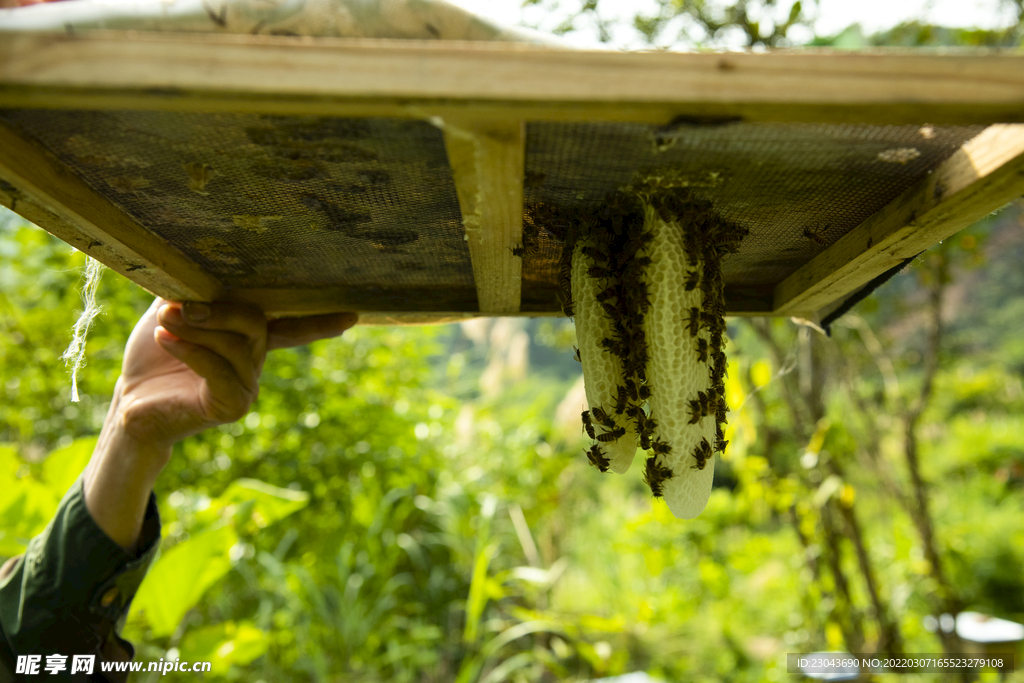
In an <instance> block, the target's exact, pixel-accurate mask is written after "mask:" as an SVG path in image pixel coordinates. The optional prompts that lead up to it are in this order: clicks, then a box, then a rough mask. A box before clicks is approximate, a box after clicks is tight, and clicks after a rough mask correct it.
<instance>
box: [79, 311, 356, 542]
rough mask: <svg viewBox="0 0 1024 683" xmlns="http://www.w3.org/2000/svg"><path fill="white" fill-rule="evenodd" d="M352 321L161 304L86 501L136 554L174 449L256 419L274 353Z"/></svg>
mask: <svg viewBox="0 0 1024 683" xmlns="http://www.w3.org/2000/svg"><path fill="white" fill-rule="evenodd" d="M356 320H357V317H356V315H355V314H352V313H339V314H332V315H323V316H312V317H308V318H283V319H279V320H269V321H268V320H267V319H266V318H265V317H264V315H263V313H262V312H261V311H260V310H259V309H258V308H255V307H251V306H241V305H231V304H222V303H215V304H196V303H188V304H185V305H182V304H179V303H172V302H167V301H164V300H161V299H158V300H157V301H155V302H154V303H153V305H152V306H151V307H150V308H149V310H148V311H147V312H146V314H145V315H144V316H143V317H142V319H141V320H140V321H139V323H138V324H137V325H136V326H135V329H134V330H133V331H132V334H131V336H130V337H129V339H128V344H127V346H126V348H125V356H124V363H123V366H122V372H121V377H120V378H119V379H118V381H117V385H116V387H115V389H114V397H113V400H112V401H111V407H110V411H109V412H108V413H107V418H106V421H105V423H104V425H103V430H102V431H101V433H100V438H99V441H98V443H97V445H96V450H95V451H94V453H93V457H92V460H91V461H90V462H89V465H88V467H87V468H86V470H85V475H84V486H85V502H86V506H87V507H88V510H89V513H90V514H91V515H92V517H93V519H95V520H96V523H97V524H98V525H99V527H100V528H101V529H103V531H104V532H105V533H106V534H107V535H108V536H109V537H110V538H111V539H113V540H114V541H115V542H116V543H117V544H118V545H120V546H122V547H123V548H126V549H128V550H132V549H133V548H134V546H135V543H136V541H137V540H138V537H139V532H140V530H141V528H142V522H143V519H144V516H145V510H146V505H147V501H148V500H149V494H150V492H151V491H152V490H153V485H154V483H155V482H156V479H157V476H158V475H159V474H160V471H161V470H162V469H163V468H164V466H165V465H166V464H167V462H168V460H169V459H170V455H171V448H172V446H173V445H174V444H175V443H177V442H178V441H181V440H182V439H185V438H187V437H189V436H192V435H193V434H198V433H199V432H201V431H203V430H205V429H208V428H210V427H213V426H216V425H218V424H224V423H227V422H234V421H235V420H237V419H239V418H241V417H242V416H243V415H245V414H246V413H247V412H248V411H249V407H250V406H251V405H252V403H253V402H254V401H255V400H256V397H257V396H258V395H259V375H260V372H261V371H262V369H263V362H264V360H265V359H266V354H267V351H268V350H269V349H274V348H285V347H290V346H298V345H301V344H307V343H310V342H312V341H315V340H317V339H323V338H327V337H333V336H337V335H339V334H341V333H342V332H343V331H344V330H346V329H348V328H349V327H351V326H352V325H353V324H355V322H356Z"/></svg>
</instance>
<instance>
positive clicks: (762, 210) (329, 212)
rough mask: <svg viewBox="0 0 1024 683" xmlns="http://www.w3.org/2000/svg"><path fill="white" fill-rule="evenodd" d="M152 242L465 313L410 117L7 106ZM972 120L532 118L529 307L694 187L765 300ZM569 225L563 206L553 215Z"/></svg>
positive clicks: (427, 162) (468, 299)
mask: <svg viewBox="0 0 1024 683" xmlns="http://www.w3.org/2000/svg"><path fill="white" fill-rule="evenodd" d="M0 119H3V120H5V121H6V122H7V123H8V124H10V125H11V126H12V127H13V128H15V129H16V130H18V131H19V132H21V133H22V134H23V135H25V136H27V137H29V138H32V139H35V140H36V141H37V142H39V143H40V144H42V145H43V146H44V147H46V148H47V149H48V150H49V151H50V152H52V153H53V154H55V155H56V156H57V157H59V158H60V159H61V160H62V161H63V162H65V163H66V164H68V165H69V166H70V167H71V168H72V169H73V171H74V172H75V173H77V174H78V175H80V176H81V177H82V179H83V180H84V181H85V182H86V183H87V184H88V185H89V186H90V187H91V188H92V189H93V190H95V191H96V192H97V193H99V194H101V195H103V196H105V197H107V198H108V199H109V200H110V201H111V202H113V203H114V204H115V205H116V206H117V207H119V208H120V209H121V210H123V211H124V212H125V213H126V214H128V215H129V216H131V217H132V218H134V219H135V220H136V221H137V222H138V223H139V224H140V225H141V226H143V227H144V228H145V229H146V230H150V231H152V232H154V233H156V234H157V235H159V236H160V237H162V238H163V239H165V240H166V241H167V242H168V243H169V244H170V245H171V246H172V247H174V248H175V249H177V250H179V251H180V252H182V253H183V254H185V255H186V256H187V257H188V258H189V259H191V260H193V261H195V262H196V263H197V264H199V265H200V266H201V267H202V268H203V269H204V270H205V271H207V272H209V273H210V274H211V275H213V276H214V277H216V278H217V279H219V280H220V281H222V282H223V283H225V284H226V285H228V286H231V287H237V288H258V289H262V288H273V289H296V290H303V289H310V288H319V287H327V286H334V287H348V288H351V289H352V291H353V292H356V293H357V298H358V299H359V300H360V302H361V305H362V306H364V307H365V308H366V310H381V311H389V310H407V311H417V310H421V311H432V310H433V311H436V310H452V311H460V310H461V311H475V310H477V308H476V306H477V304H476V296H475V288H474V282H473V269H472V264H471V262H470V255H469V250H468V247H467V244H466V242H465V240H464V231H463V228H462V220H461V214H460V210H459V203H458V198H457V194H456V190H455V184H454V181H453V179H452V173H451V170H450V168H449V165H448V159H447V155H446V152H445V146H444V140H443V137H442V135H441V133H440V131H439V130H438V129H436V128H435V127H433V126H432V125H430V124H428V123H425V122H421V121H407V120H399V119H365V118H364V119H347V118H326V117H279V116H261V115H248V114H194V113H188V114H185V113H167V112H139V111H119V112H95V111H41V110H6V111H0ZM981 130H982V127H981V126H974V127H971V126H959V127H958V126H869V125H826V124H820V125H817V124H777V123H763V124H762V123H732V124H726V125H701V124H700V123H699V122H698V123H686V122H684V123H679V124H678V125H674V126H667V127H657V126H650V125H642V124H622V123H575V124H574V123H531V124H529V125H528V126H527V141H526V164H525V173H524V196H525V207H524V230H525V231H526V232H527V233H528V236H530V234H531V233H532V237H533V238H534V240H535V244H536V249H533V250H530V251H528V252H527V253H526V254H525V256H524V258H523V294H522V304H523V305H522V308H523V310H524V311H537V312H540V311H557V310H559V304H558V301H557V298H556V291H557V287H558V284H557V283H558V272H557V271H558V259H559V255H560V252H561V246H562V245H561V232H560V230H559V228H558V226H550V225H543V224H542V222H541V221H540V219H538V218H537V216H539V215H542V214H543V211H540V210H539V209H540V207H542V206H544V205H553V206H560V207H563V208H568V209H570V212H571V211H572V209H573V208H575V207H578V208H580V209H581V210H582V209H589V208H593V207H594V206H595V205H596V204H598V203H600V202H601V201H602V198H603V197H604V196H605V195H606V194H607V193H608V192H612V191H615V190H618V189H621V188H624V187H627V186H629V185H630V184H631V183H634V182H636V181H638V180H650V179H652V178H658V179H660V180H659V182H661V183H663V184H664V185H665V186H677V187H678V186H685V187H691V188H694V189H695V190H696V191H697V192H698V193H699V194H701V195H703V196H704V198H706V199H708V200H710V201H711V202H712V203H713V205H714V206H715V208H716V210H717V211H718V212H719V213H720V214H721V215H722V217H723V218H725V219H727V220H729V221H733V222H735V223H738V224H740V225H742V226H744V227H746V228H748V229H749V230H750V235H749V236H748V237H747V238H746V240H745V241H744V242H743V244H742V246H741V248H740V251H739V253H737V254H734V255H732V256H730V257H729V258H728V259H727V260H726V261H725V264H724V267H725V273H724V274H725V280H726V286H727V291H728V290H729V288H733V289H734V290H735V289H737V288H738V289H745V290H747V291H761V290H763V292H764V293H765V295H767V294H770V292H771V289H772V287H773V286H774V285H775V284H776V283H778V282H779V281H781V280H782V279H784V278H785V277H786V276H788V275H789V274H791V273H793V272H794V271H795V270H796V269H797V268H799V267H800V266H802V265H803V264H805V263H807V262H808V261H809V260H810V259H811V258H813V257H814V256H815V255H816V254H818V253H820V252H821V251H822V250H824V249H825V248H827V247H828V246H829V245H830V244H832V243H834V242H835V241H836V240H837V239H839V238H840V237H842V236H843V235H844V234H846V233H847V232H848V231H849V230H851V229H852V228H854V227H855V226H857V225H858V224H859V223H861V222H862V221H863V220H864V219H866V218H867V217H869V216H870V215H872V214H873V213H875V212H876V211H878V210H879V209H881V208H882V207H884V206H885V205H886V204H887V203H889V202H890V201H892V200H893V199H894V198H896V197H897V196H898V195H899V194H901V193H902V192H903V191H904V190H905V189H907V188H908V187H909V186H910V185H912V184H913V183H914V182H916V181H917V180H919V179H920V178H922V177H924V176H925V175H927V173H928V172H929V171H930V170H931V169H934V168H935V167H936V166H937V165H938V164H939V163H941V162H942V161H943V160H944V159H946V158H947V157H949V155H950V154H952V153H953V152H954V151H955V150H956V149H957V148H959V147H960V145H962V144H963V143H964V142H965V141H967V140H968V139H970V138H971V137H973V136H974V135H976V134H978V133H979V132H980V131H981ZM560 213H561V214H563V215H564V213H565V212H564V211H562V212H560Z"/></svg>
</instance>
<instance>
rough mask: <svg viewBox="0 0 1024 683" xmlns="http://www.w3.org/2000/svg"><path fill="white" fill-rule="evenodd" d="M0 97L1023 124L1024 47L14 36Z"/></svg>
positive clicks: (19, 101)
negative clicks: (588, 45)
mask: <svg viewBox="0 0 1024 683" xmlns="http://www.w3.org/2000/svg"><path fill="white" fill-rule="evenodd" d="M0 35H3V40H2V41H0V106H3V107H14V106H19V107H26V106H28V107H61V108H71V107H75V106H78V107H97V108H115V107H116V108H127V109H165V110H176V111H239V112H260V113H279V114H287V113H299V112H302V113H307V114H323V115H348V116H365V115H373V116H403V117H414V118H428V117H429V116H432V115H440V116H443V117H446V118H451V117H454V116H455V115H457V114H459V113H461V114H462V115H463V117H465V116H466V115H470V114H471V115H472V116H473V117H476V118H478V119H482V120H509V119H515V120H538V121H539V120H591V121H594V120H620V121H622V120H633V121H647V122H662V123H667V122H668V121H670V120H671V119H673V118H675V117H678V116H684V117H689V118H693V119H696V121H697V122H698V123H699V122H715V121H721V120H730V119H735V118H737V117H739V118H742V119H743V120H748V121H818V122H853V121H860V122H864V123H883V122H886V123H911V122H913V123H924V122H929V123H991V122H995V121H1002V122H1005V121H1022V120H1024V56H1022V55H1013V54H1004V53H980V54H967V55H962V54H925V55H922V54H919V53H910V52H899V53H892V52H890V53H877V54H874V53H868V54H864V53H856V54H851V53H818V52H814V51H799V52H796V51H794V52H781V53H780V52H776V53H771V54H675V53H666V52H648V53H622V52H614V51H603V52H602V51H569V50H552V49H550V48H542V47H538V46H532V45H519V44H510V43H442V42H436V41H434V42H418V41H385V40H343V39H329V38H317V39H313V38H289V37H282V36H246V35H224V34H216V35H214V34H160V33H145V32H114V31H97V32H89V33H76V34H75V35H64V34H59V35H54V34H26V33H7V34H0Z"/></svg>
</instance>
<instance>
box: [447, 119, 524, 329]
mask: <svg viewBox="0 0 1024 683" xmlns="http://www.w3.org/2000/svg"><path fill="white" fill-rule="evenodd" d="M437 123H438V125H440V126H441V129H442V130H443V131H444V139H445V147H446V148H447V150H448V163H449V164H450V165H451V168H452V176H453V178H454V179H455V189H456V192H457V193H458V196H459V206H460V208H461V209H462V223H463V226H464V227H465V229H466V241H467V243H468V246H469V256H470V259H471V261H472V263H473V280H474V282H476V294H477V304H478V306H479V310H480V312H481V313H482V314H484V315H507V314H510V313H516V312H518V311H519V306H520V299H521V295H522V285H523V277H522V275H523V259H522V256H521V255H516V253H514V252H513V249H521V248H522V246H523V244H522V241H523V172H524V170H523V169H524V164H525V144H526V126H525V124H524V123H523V122H522V121H511V122H504V123H493V124H487V125H473V124H463V123H461V122H451V121H437Z"/></svg>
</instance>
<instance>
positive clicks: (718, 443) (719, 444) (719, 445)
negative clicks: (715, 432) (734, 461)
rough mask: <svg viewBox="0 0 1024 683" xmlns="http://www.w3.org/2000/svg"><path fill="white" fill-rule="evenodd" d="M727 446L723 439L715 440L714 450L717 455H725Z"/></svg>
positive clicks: (727, 443)
mask: <svg viewBox="0 0 1024 683" xmlns="http://www.w3.org/2000/svg"><path fill="white" fill-rule="evenodd" d="M728 445H729V442H728V441H726V440H725V439H715V450H716V451H718V452H719V453H725V447H726V446H728Z"/></svg>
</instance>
